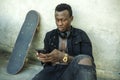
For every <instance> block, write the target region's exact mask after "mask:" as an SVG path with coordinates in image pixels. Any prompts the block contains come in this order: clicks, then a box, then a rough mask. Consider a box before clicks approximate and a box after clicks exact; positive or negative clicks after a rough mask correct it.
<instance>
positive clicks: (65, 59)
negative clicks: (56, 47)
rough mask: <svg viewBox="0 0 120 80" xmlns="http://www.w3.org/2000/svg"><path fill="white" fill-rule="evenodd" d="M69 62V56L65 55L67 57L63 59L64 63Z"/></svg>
mask: <svg viewBox="0 0 120 80" xmlns="http://www.w3.org/2000/svg"><path fill="white" fill-rule="evenodd" d="M67 61H68V55H67V54H65V55H64V57H63V62H65V63H66V62H67Z"/></svg>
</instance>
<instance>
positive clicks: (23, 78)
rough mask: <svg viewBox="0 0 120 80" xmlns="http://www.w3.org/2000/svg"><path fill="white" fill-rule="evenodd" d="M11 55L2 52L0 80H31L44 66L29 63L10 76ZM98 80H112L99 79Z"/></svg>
mask: <svg viewBox="0 0 120 80" xmlns="http://www.w3.org/2000/svg"><path fill="white" fill-rule="evenodd" d="M8 54H10V53H6V52H0V80H31V79H32V78H33V77H34V76H35V74H37V73H38V72H40V70H41V69H42V66H41V64H40V62H38V61H34V62H33V61H28V62H27V63H25V66H24V68H23V69H22V71H21V72H20V73H18V74H16V75H11V74H8V73H7V71H6V67H7V63H8V59H9V55H8ZM98 80H110V79H102V78H98Z"/></svg>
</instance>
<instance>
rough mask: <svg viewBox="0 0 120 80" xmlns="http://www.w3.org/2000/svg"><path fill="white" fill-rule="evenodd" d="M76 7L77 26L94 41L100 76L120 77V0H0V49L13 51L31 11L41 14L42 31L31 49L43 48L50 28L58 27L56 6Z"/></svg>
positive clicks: (75, 23) (75, 21)
mask: <svg viewBox="0 0 120 80" xmlns="http://www.w3.org/2000/svg"><path fill="white" fill-rule="evenodd" d="M61 2H66V3H69V4H70V5H71V6H72V9H73V14H74V20H73V23H72V24H73V26H75V27H77V28H81V29H83V30H84V31H86V32H87V34H88V36H89V37H90V39H91V41H92V44H93V55H94V58H95V63H96V65H97V74H98V77H101V78H103V79H104V80H107V79H109V80H120V32H119V30H120V27H119V26H120V22H119V21H120V0H54V1H51V0H0V49H1V50H6V51H9V52H11V51H12V49H13V47H14V43H15V41H16V38H17V35H18V33H19V31H20V28H21V26H22V24H23V22H24V19H25V16H26V14H27V12H28V11H29V10H31V9H34V10H37V11H38V12H39V13H40V32H39V33H37V34H36V35H35V37H34V40H33V42H32V46H31V49H34V48H42V47H43V38H44V35H45V33H46V32H47V31H49V30H51V29H53V28H56V25H55V20H54V8H55V6H56V5H57V4H58V3H61Z"/></svg>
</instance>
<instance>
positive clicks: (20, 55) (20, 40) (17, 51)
mask: <svg viewBox="0 0 120 80" xmlns="http://www.w3.org/2000/svg"><path fill="white" fill-rule="evenodd" d="M38 25H39V14H38V12H37V11H35V10H30V11H29V12H28V13H27V15H26V18H25V20H24V23H23V25H22V27H21V30H20V32H19V34H18V37H17V40H16V43H15V45H14V48H13V51H12V53H11V56H10V59H9V62H8V65H7V72H8V73H9V74H17V73H18V72H20V71H21V69H22V68H23V66H24V62H25V59H26V56H27V53H28V50H29V48H30V44H31V42H32V39H33V36H34V34H35V31H36V28H37V27H38Z"/></svg>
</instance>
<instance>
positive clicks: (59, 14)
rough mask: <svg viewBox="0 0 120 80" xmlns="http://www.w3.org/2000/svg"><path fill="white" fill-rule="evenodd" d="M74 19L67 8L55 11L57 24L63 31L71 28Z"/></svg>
mask: <svg viewBox="0 0 120 80" xmlns="http://www.w3.org/2000/svg"><path fill="white" fill-rule="evenodd" d="M72 19H73V16H70V15H69V12H68V11H67V10H64V11H55V20H56V25H57V28H58V29H59V31H61V32H64V31H68V30H69V29H70V26H71V21H72Z"/></svg>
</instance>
